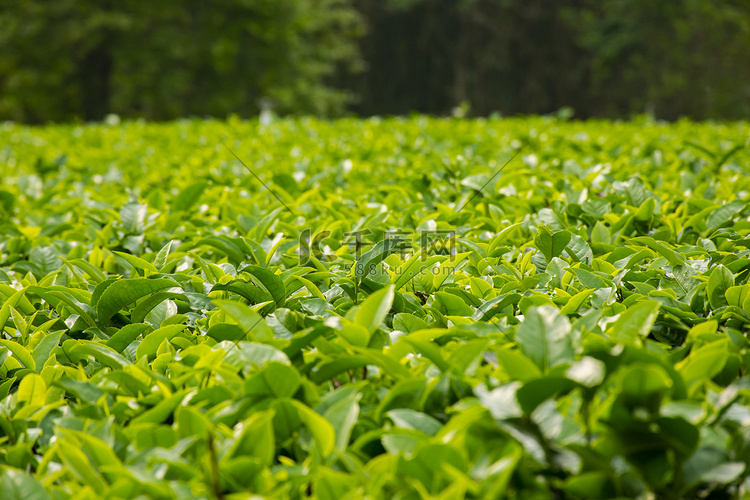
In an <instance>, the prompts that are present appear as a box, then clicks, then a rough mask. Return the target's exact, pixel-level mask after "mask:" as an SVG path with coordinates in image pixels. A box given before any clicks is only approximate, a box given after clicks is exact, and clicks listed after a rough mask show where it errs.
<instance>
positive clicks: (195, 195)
mask: <svg viewBox="0 0 750 500" xmlns="http://www.w3.org/2000/svg"><path fill="white" fill-rule="evenodd" d="M206 186H208V184H207V183H205V182H196V183H194V184H191V185H189V186H188V187H186V188H185V189H183V190H182V191H180V193H179V194H178V195H177V196H176V197H175V199H174V201H173V202H172V210H173V211H175V212H186V211H188V210H190V209H191V208H193V207H194V206H195V204H196V203H198V201H199V200H200V198H201V195H202V194H203V191H205V190H206ZM157 267H158V266H157Z"/></svg>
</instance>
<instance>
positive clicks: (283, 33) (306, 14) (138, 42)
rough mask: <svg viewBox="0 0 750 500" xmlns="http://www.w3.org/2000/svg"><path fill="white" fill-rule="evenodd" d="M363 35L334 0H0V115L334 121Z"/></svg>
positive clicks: (48, 118)
mask: <svg viewBox="0 0 750 500" xmlns="http://www.w3.org/2000/svg"><path fill="white" fill-rule="evenodd" d="M362 31H363V26H362V22H361V20H360V19H359V17H358V16H357V14H356V12H355V11H354V10H353V9H352V8H351V7H349V6H348V5H346V2H345V1H343V0H303V1H299V0H216V1H212V2H210V4H209V3H207V2H204V1H199V0H187V1H185V0H160V1H158V2H144V1H141V0H120V1H111V0H106V1H102V0H56V1H55V2H48V1H44V0H26V1H23V2H18V1H16V0H0V53H2V54H3V57H2V58H1V59H0V119H12V120H17V121H24V122H33V123H40V122H48V121H68V120H73V119H76V118H78V119H84V120H100V119H102V118H104V117H105V115H107V114H108V113H118V114H120V115H123V116H131V117H146V118H154V119H162V120H163V119H169V118H176V117H180V116H207V115H211V116H221V117H226V116H228V115H229V114H230V113H239V114H241V115H244V116H250V115H255V114H257V111H258V110H259V109H260V108H262V107H263V106H264V100H268V101H269V103H270V102H271V101H272V103H273V105H274V106H275V108H276V110H277V111H280V112H284V113H288V112H296V113H306V114H337V113H341V111H342V109H343V106H344V104H345V103H346V102H347V98H348V97H347V93H346V92H344V91H341V90H336V89H334V88H332V87H331V85H330V84H329V83H328V82H327V81H326V79H327V78H330V77H331V76H332V75H333V74H334V73H335V72H336V70H337V69H338V68H339V66H342V65H343V67H348V66H349V65H350V64H355V63H356V62H357V60H358V59H357V46H356V39H357V36H358V34H360V33H361V32H362Z"/></svg>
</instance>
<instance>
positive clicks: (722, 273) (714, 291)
mask: <svg viewBox="0 0 750 500" xmlns="http://www.w3.org/2000/svg"><path fill="white" fill-rule="evenodd" d="M732 286H734V276H733V275H732V272H731V271H730V270H729V269H727V268H726V267H724V265H723V264H719V265H718V266H716V267H715V268H714V270H713V271H711V275H710V276H709V277H708V287H707V288H706V292H707V293H708V302H709V303H710V304H711V307H712V308H714V309H718V308H719V307H722V306H726V305H727V299H726V293H727V291H728V290H729V289H730V288H731V287H732Z"/></svg>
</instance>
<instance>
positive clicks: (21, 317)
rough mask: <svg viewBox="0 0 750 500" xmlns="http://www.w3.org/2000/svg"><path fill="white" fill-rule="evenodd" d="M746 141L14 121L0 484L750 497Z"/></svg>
mask: <svg viewBox="0 0 750 500" xmlns="http://www.w3.org/2000/svg"><path fill="white" fill-rule="evenodd" d="M749 136H750V126H748V124H745V123H736V124H725V125H709V124H694V123H689V122H679V123H677V124H673V125H665V124H660V123H652V122H648V121H640V122H634V123H617V124H614V123H610V122H603V121H592V122H587V123H580V122H563V121H559V120H553V119H541V118H530V119H516V120H502V121H495V120H489V121H482V120H473V121H472V120H436V119H428V118H424V117H416V118H413V119H409V120H406V119H393V120H384V121H381V120H374V119H373V120H368V121H356V120H344V121H336V122H323V121H316V120H296V121H291V120H283V121H275V122H270V123H261V122H258V121H253V122H243V121H239V120H230V121H228V122H216V121H180V122H175V123H169V124H162V125H155V124H146V123H142V122H129V123H125V124H122V125H119V124H117V123H115V121H114V120H112V121H111V123H103V124H96V125H88V126H78V125H66V126H55V127H45V128H30V127H23V126H20V125H13V124H5V125H4V126H3V127H2V128H0V144H2V145H3V146H2V147H1V148H0V178H1V179H2V184H1V185H0V220H1V221H2V222H1V223H0V301H1V303H2V306H0V334H1V335H2V338H0V364H1V365H0V464H1V465H0V468H1V472H0V497H2V498H3V499H23V500H29V499H47V498H55V499H65V498H76V499H88V498H92V499H93V498H102V497H106V498H128V499H130V498H136V497H138V496H139V495H142V496H144V497H148V498H219V499H220V498H226V499H229V498H249V497H251V496H252V495H262V496H271V497H274V498H288V499H299V498H307V497H314V498H319V499H325V500H329V499H330V500H334V499H341V498H384V499H391V498H394V499H418V498H424V499H427V498H441V499H453V498H462V497H466V498H483V499H496V498H501V497H507V498H517V499H531V498H552V497H554V498H565V499H577V498H615V497H620V498H644V499H645V498H708V497H710V498H731V497H735V498H746V496H747V495H748V494H750V480H748V477H749V476H748V466H749V465H750V381H749V380H748V378H747V374H748V369H750V348H749V347H748V346H749V343H748V337H747V331H748V325H749V324H750V283H748V276H749V275H750V239H749V238H748V233H750V221H749V219H748V215H750V207H748V204H747V200H748V196H749V193H750V178H749V177H748V176H747V173H748V169H749V168H750V151H749V150H748V146H750V143H749V142H748V137H749ZM230 150H231V151H230ZM232 151H233V152H236V153H237V155H238V157H240V158H242V159H243V160H244V161H245V163H246V165H247V167H248V168H249V169H251V171H252V173H250V172H248V171H247V170H246V168H245V167H243V165H242V164H240V162H239V161H237V159H235V157H234V156H233V154H232ZM509 160H510V161H509ZM508 161H509V163H507V166H506V167H505V168H504V169H502V170H501V168H502V166H503V165H505V164H506V162H508Z"/></svg>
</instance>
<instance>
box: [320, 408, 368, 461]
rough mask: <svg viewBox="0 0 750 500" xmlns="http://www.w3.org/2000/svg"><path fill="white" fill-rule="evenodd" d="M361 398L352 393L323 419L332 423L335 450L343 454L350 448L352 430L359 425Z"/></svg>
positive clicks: (324, 415) (327, 412)
mask: <svg viewBox="0 0 750 500" xmlns="http://www.w3.org/2000/svg"><path fill="white" fill-rule="evenodd" d="M361 398H362V395H361V394H358V393H352V394H351V395H350V396H349V397H346V398H343V399H341V400H340V401H337V402H336V403H335V404H333V405H332V406H331V407H330V408H328V409H327V410H326V411H325V413H323V417H324V418H325V419H326V420H328V421H329V422H330V423H331V426H332V427H333V430H334V432H335V433H336V441H335V448H336V449H337V450H338V451H340V452H342V453H343V452H344V451H345V450H346V448H347V447H348V446H349V439H350V438H351V435H352V430H353V429H354V425H355V424H356V423H357V419H358V417H359V400H360V399H361Z"/></svg>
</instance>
